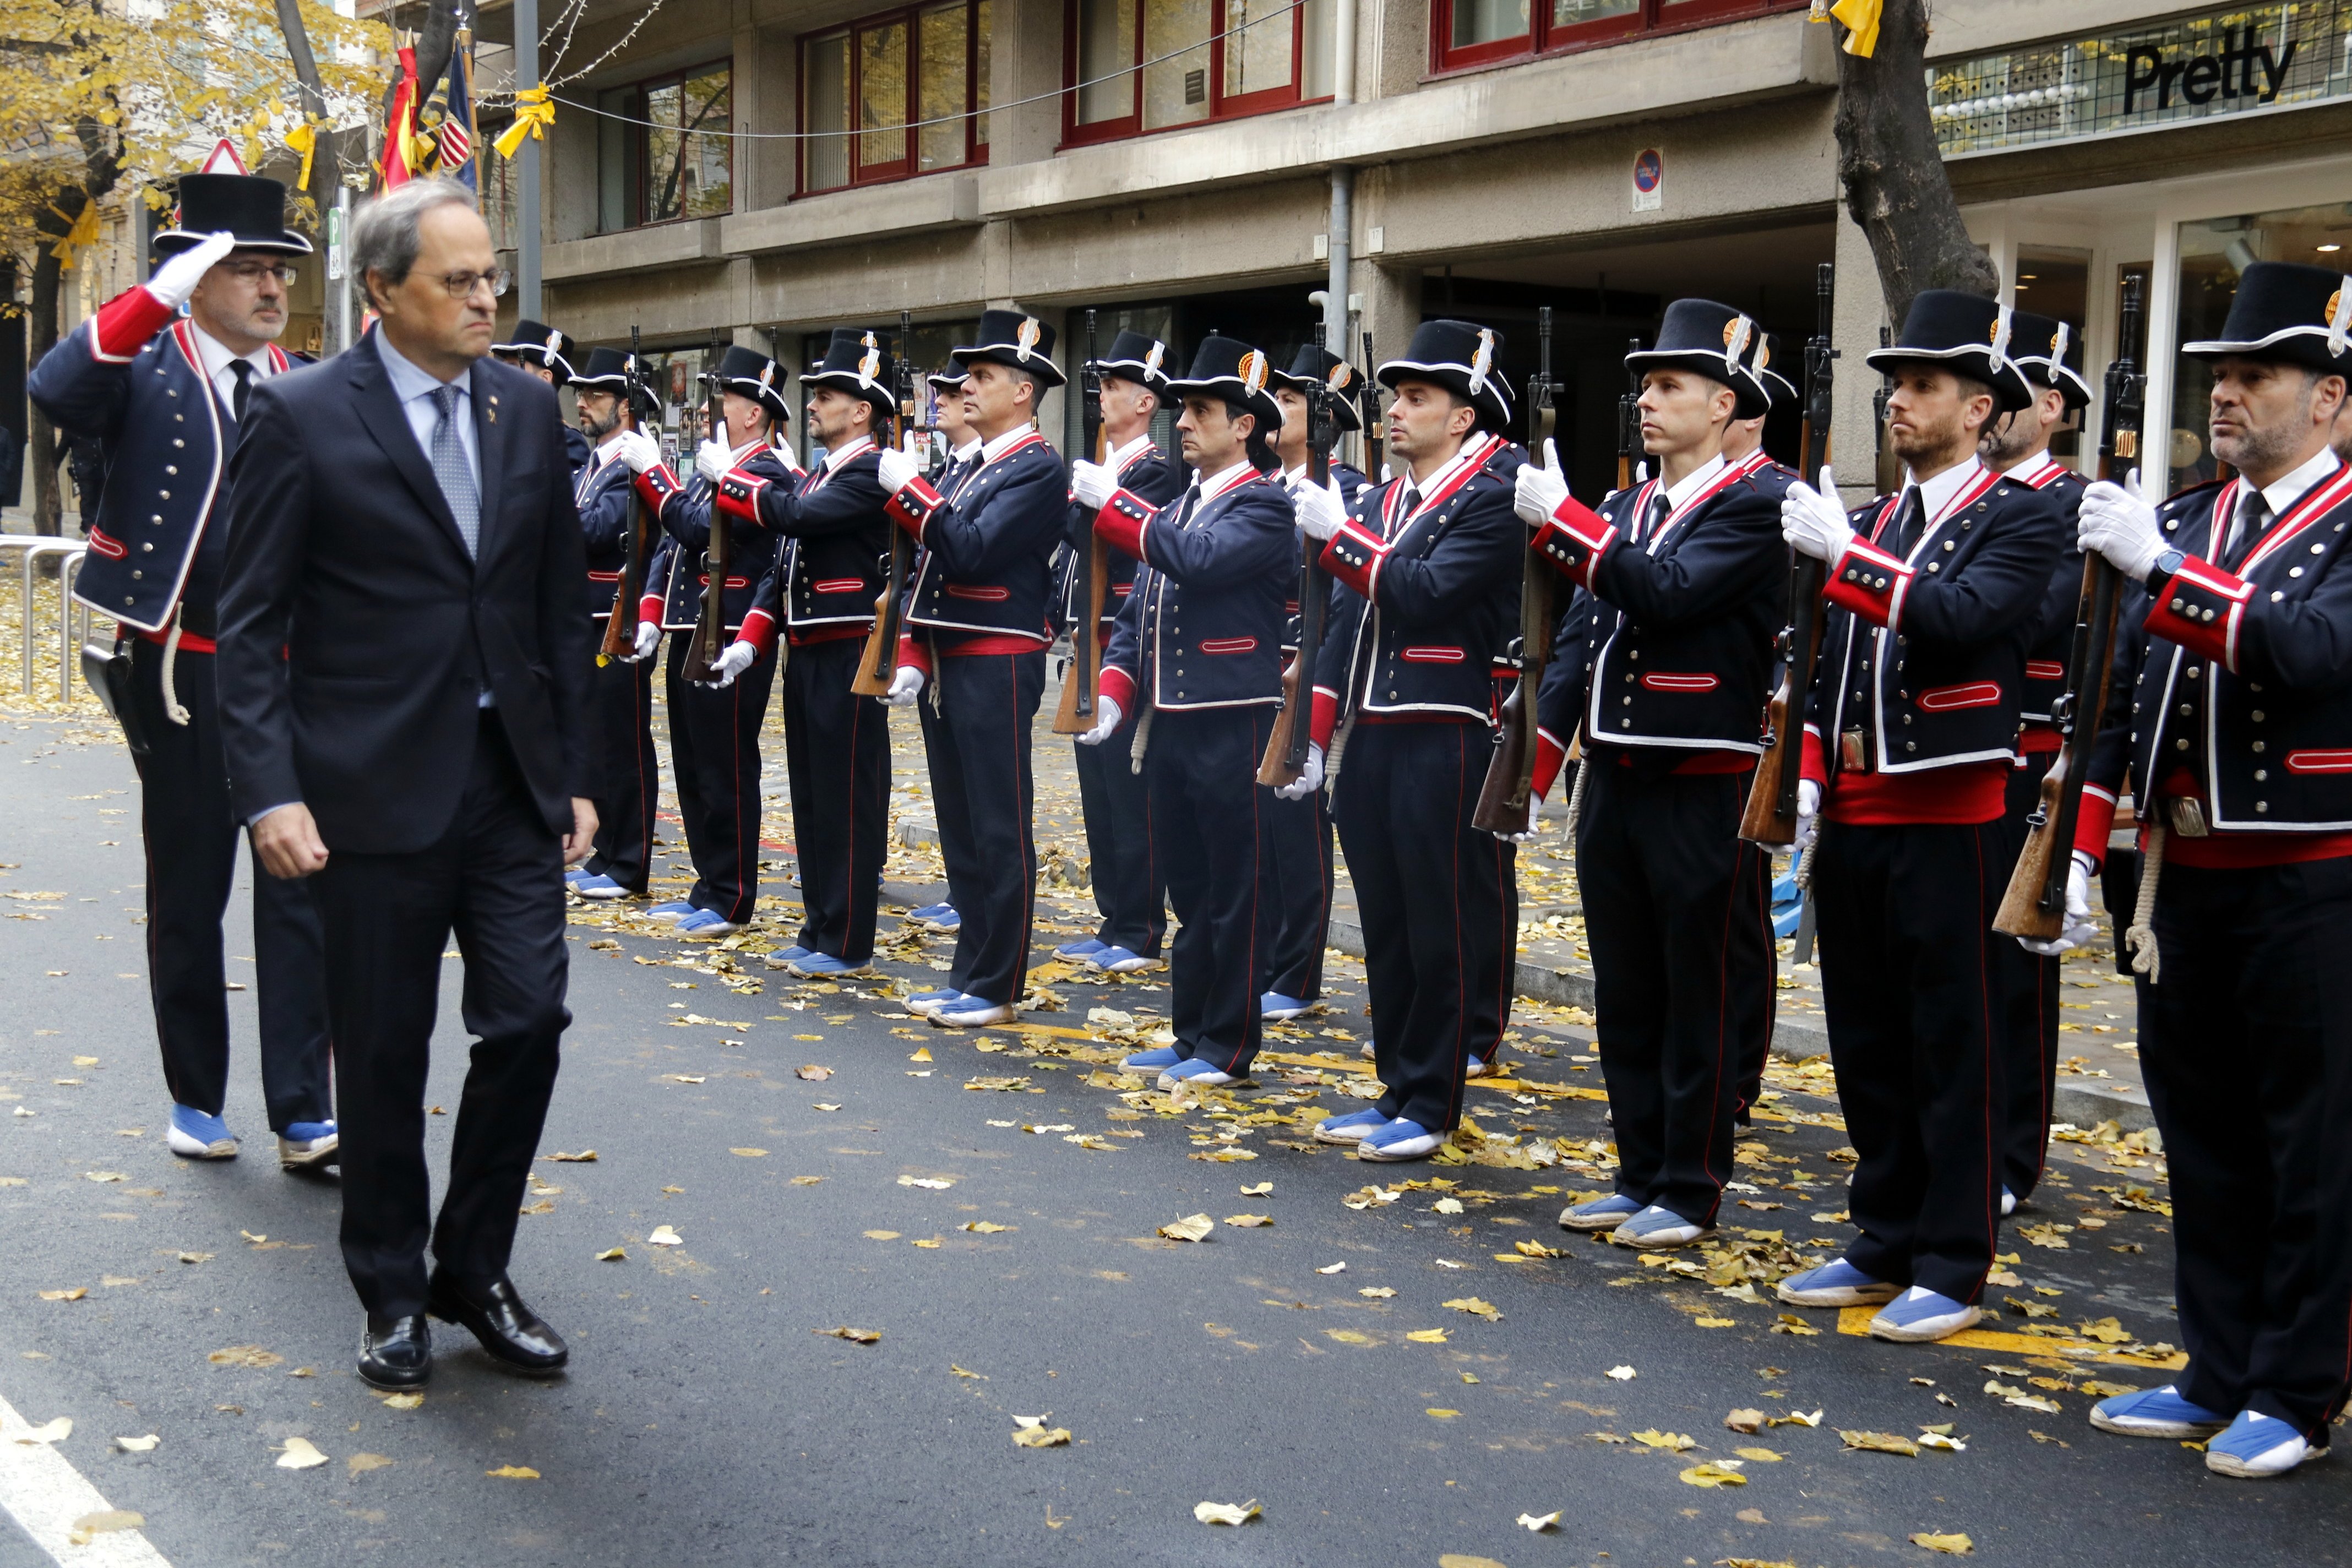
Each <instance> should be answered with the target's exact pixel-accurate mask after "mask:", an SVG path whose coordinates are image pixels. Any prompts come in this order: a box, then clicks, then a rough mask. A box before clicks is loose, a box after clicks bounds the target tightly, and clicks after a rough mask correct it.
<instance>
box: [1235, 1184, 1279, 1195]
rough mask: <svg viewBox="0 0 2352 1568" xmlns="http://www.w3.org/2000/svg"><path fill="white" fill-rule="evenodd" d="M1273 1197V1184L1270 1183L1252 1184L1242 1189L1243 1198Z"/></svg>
mask: <svg viewBox="0 0 2352 1568" xmlns="http://www.w3.org/2000/svg"><path fill="white" fill-rule="evenodd" d="M1273 1195H1274V1184H1273V1183H1272V1182H1253V1183H1251V1184H1249V1185H1248V1186H1245V1187H1244V1188H1243V1189H1242V1196H1244V1197H1245V1198H1264V1197H1271V1196H1273Z"/></svg>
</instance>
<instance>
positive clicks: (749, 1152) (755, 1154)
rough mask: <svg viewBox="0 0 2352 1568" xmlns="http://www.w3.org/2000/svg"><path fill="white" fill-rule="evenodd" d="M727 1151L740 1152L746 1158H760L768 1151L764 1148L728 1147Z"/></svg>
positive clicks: (731, 1152)
mask: <svg viewBox="0 0 2352 1568" xmlns="http://www.w3.org/2000/svg"><path fill="white" fill-rule="evenodd" d="M727 1152H729V1153H730V1154H740V1155H742V1156H743V1158H745V1159H746V1160H757V1159H761V1158H762V1157H764V1156H765V1155H766V1154H767V1151H766V1150H765V1149H730V1150H728V1151H727Z"/></svg>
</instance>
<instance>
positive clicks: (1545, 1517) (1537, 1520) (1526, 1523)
mask: <svg viewBox="0 0 2352 1568" xmlns="http://www.w3.org/2000/svg"><path fill="white" fill-rule="evenodd" d="M1519 1528H1520V1529H1521V1530H1528V1531H1535V1532H1536V1533H1537V1534H1538V1535H1540V1534H1542V1533H1543V1532H1544V1531H1547V1530H1558V1529H1559V1510H1553V1511H1552V1512H1550V1513H1523V1514H1521V1515H1519Z"/></svg>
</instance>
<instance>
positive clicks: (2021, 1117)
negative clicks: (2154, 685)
mask: <svg viewBox="0 0 2352 1568" xmlns="http://www.w3.org/2000/svg"><path fill="white" fill-rule="evenodd" d="M2051 755H2052V753H2048V752H2036V753H2032V754H2031V755H2029V756H2028V757H2027V758H2026V765H2025V766H2024V767H2021V768H2016V769H2012V770H2011V773H2010V774H2009V777H2008V780H2007V781H2006V790H2007V795H2006V799H2005V802H2004V805H2003V807H2002V812H2001V819H2000V820H2001V826H2002V827H2003V829H2004V830H2006V832H2007V834H2008V839H2007V842H2008V844H2009V856H2010V863H2011V865H2012V866H2013V865H2015V864H2016V860H2017V853H2018V851H2020V850H2021V849H2023V848H2024V847H2025V839H2026V836H2027V835H2028V834H2029V833H2030V832H2032V824H2030V823H2029V822H2028V821H2027V820H2026V818H2028V817H2030V816H2032V815H2033V813H2034V809H2035V808H2036V807H2037V806H2039V805H2041V804H2042V775H2043V774H2044V773H2048V772H2049V771H2050V757H2051ZM1993 952H1994V954H1995V962H1996V963H1997V966H1998V967H1999V969H2000V972H2001V981H2002V986H2001V992H2002V1016H2001V1042H2002V1047H2003V1068H2004V1070H2005V1072H2006V1073H2007V1077H2008V1083H2009V1091H2008V1099H2009V1121H2008V1130H2007V1131H2006V1132H2005V1133H2004V1134H2003V1136H2002V1139H2001V1151H2000V1183H2001V1185H2002V1186H2004V1187H2007V1188H2008V1189H2009V1190H2010V1191H2011V1193H2014V1194H2016V1195H2017V1196H2018V1197H2020V1198H2023V1197H2024V1196H2025V1195H2026V1194H2028V1193H2031V1192H2032V1191H2033V1189H2034V1187H2035V1186H2036V1185H2038V1184H2040V1183H2041V1181H2042V1164H2043V1162H2044V1161H2045V1160H2046V1159H2047V1158H2048V1155H2049V1150H2050V1106H2051V1102H2052V1101H2053V1100H2055V1099H2056V1098H2057V1094H2058V1016H2059V1009H2058V1004H2059V995H2060V993H2059V989H2058V960H2057V959H2055V958H2043V957H2042V956H2041V955H2040V954H2038V953H2032V952H2026V951H2025V949H2023V948H2022V947H2020V946H2019V945H2018V944H2017V943H2015V942H1995V943H1994V944H1993Z"/></svg>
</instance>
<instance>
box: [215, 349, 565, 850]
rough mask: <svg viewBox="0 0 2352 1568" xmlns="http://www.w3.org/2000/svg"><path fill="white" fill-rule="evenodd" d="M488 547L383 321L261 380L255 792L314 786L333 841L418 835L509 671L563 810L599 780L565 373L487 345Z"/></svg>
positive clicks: (226, 671)
mask: <svg viewBox="0 0 2352 1568" xmlns="http://www.w3.org/2000/svg"><path fill="white" fill-rule="evenodd" d="M472 375H473V382H472V393H473V395H472V399H471V401H472V404H473V408H474V431H475V437H476V440H477V445H478V450H479V452H480V454H481V472H482V484H481V493H482V516H481V528H480V532H479V535H478V539H479V550H478V557H477V558H474V559H469V558H468V557H467V553H466V545H465V541H464V539H463V537H462V536H460V535H459V533H458V532H457V521H456V520H455V519H454V518H453V517H452V516H451V515H450V512H449V507H448V503H447V502H446V500H443V499H442V495H441V488H440V486H439V485H438V484H437V483H436V481H435V479H434V477H433V468H432V465H431V463H430V462H429V460H428V459H427V458H426V457H425V453H424V451H423V450H422V448H420V447H418V445H417V443H416V437H415V435H414V434H413V433H412V432H411V431H410V429H409V426H408V421H407V418H406V417H405V416H404V415H403V414H402V412H401V409H400V405H399V404H398V403H397V402H396V401H395V400H394V393H393V390H392V383H391V380H390V378H389V377H388V376H387V375H386V374H385V372H384V368H383V359H382V358H381V357H380V356H379V355H378V354H377V353H376V347H375V339H374V337H373V334H371V335H370V336H369V337H368V338H367V339H366V340H364V341H362V342H360V343H359V344H358V345H356V346H355V347H353V348H352V350H351V351H350V352H348V353H343V354H340V355H338V356H336V357H335V358H334V359H331V360H329V361H327V362H326V363H322V364H317V365H312V366H309V367H307V368H304V369H302V370H298V371H294V372H291V373H289V374H286V375H281V376H275V377H272V378H271V379H269V380H268V381H265V382H263V383H262V384H260V385H258V386H257V387H256V388H255V389H254V393H253V399H252V403H251V405H250V407H249V408H248V410H247V416H246V420H245V425H244V427H243V431H242V437H241V439H240V440H239V442H238V444H237V448H236V458H235V459H234V461H233V462H232V464H231V466H230V470H229V475H230V478H229V482H230V498H229V540H228V565H227V569H226V574H225V575H224V577H223V580H222V589H221V634H220V661H219V666H218V671H217V674H218V679H219V683H220V707H221V730H222V739H223V743H224V746H225V749H226V753H227V761H228V771H229V782H230V786H231V789H232V791H233V799H234V801H235V803H236V813H237V816H238V817H239V818H240V819H248V820H249V819H250V818H251V817H252V816H253V815H254V814H255V813H256V812H259V811H264V810H267V809H268V808H269V807H270V806H273V805H283V804H285V803H288V802H290V801H301V802H303V803H304V804H306V805H309V806H310V812H311V815H312V816H314V817H316V818H317V820H318V824H319V831H320V837H323V838H324V839H325V841H326V844H327V847H328V848H329V849H330V850H331V851H340V852H348V853H353V854H362V855H372V854H405V853H411V852H414V851H416V850H420V849H423V848H425V847H427V846H429V845H431V844H433V843H434V842H436V840H437V839H439V838H440V837H441V836H442V834H443V833H445V832H446V830H447V829H448V826H449V824H450V821H451V819H452V817H453V816H455V815H456V813H457V804H458V801H459V799H460V797H461V795H463V792H464V790H465V787H466V779H467V772H468V763H469V760H470V758H471V756H472V753H473V747H474V741H475V736H476V734H477V732H478V727H479V721H478V712H477V708H478V696H479V693H480V691H481V689H483V687H485V686H487V687H488V689H489V690H490V692H491V693H492V694H493V695H494V696H495V697H496V699H497V701H498V709H499V719H500V720H501V721H502V722H503V724H504V727H505V730H506V733H507V738H508V740H509V742H510V743H511V745H512V746H513V749H514V753H515V758H516V760H517V761H518V762H519V763H520V764H521V768H522V773H523V777H524V779H525V781H526V782H527V783H528V784H529V785H530V792H531V796H532V799H533V801H534V802H535V803H536V804H537V805H538V806H539V808H540V810H541V813H542V814H543V815H544V816H545V817H546V819H547V824H548V826H550V827H551V828H552V829H554V830H555V831H557V832H559V833H562V832H568V831H570V829H571V826H572V797H573V796H574V795H595V794H596V793H597V792H596V790H595V788H594V787H593V785H594V783H595V780H594V776H593V764H592V763H590V761H589V759H590V757H591V755H592V754H593V747H592V746H591V744H590V737H589V735H588V733H587V725H588V723H589V719H588V712H587V705H586V701H585V697H586V684H587V675H588V669H589V663H588V655H589V632H590V627H589V624H588V622H587V621H586V619H585V618H583V616H582V615H581V614H580V583H581V578H582V574H583V572H585V571H586V565H585V563H584V561H583V555H582V549H581V537H580V521H579V517H578V514H577V513H576V512H575V511H574V510H573V509H572V466H571V460H570V458H569V457H568V456H567V455H566V453H565V451H564V446H563V437H562V428H563V426H562V421H561V420H560V419H559V418H558V416H557V414H556V409H555V406H554V396H555V395H554V393H553V392H552V391H551V389H550V388H549V387H548V386H547V384H545V383H543V382H541V381H540V380H539V379H538V378H537V377H535V376H532V375H529V374H525V373H523V372H522V371H520V370H516V369H514V368H513V367H512V366H510V365H503V364H499V363H497V362H496V361H495V360H490V359H487V358H485V359H480V360H477V361H475V362H474V368H473V372H472Z"/></svg>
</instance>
